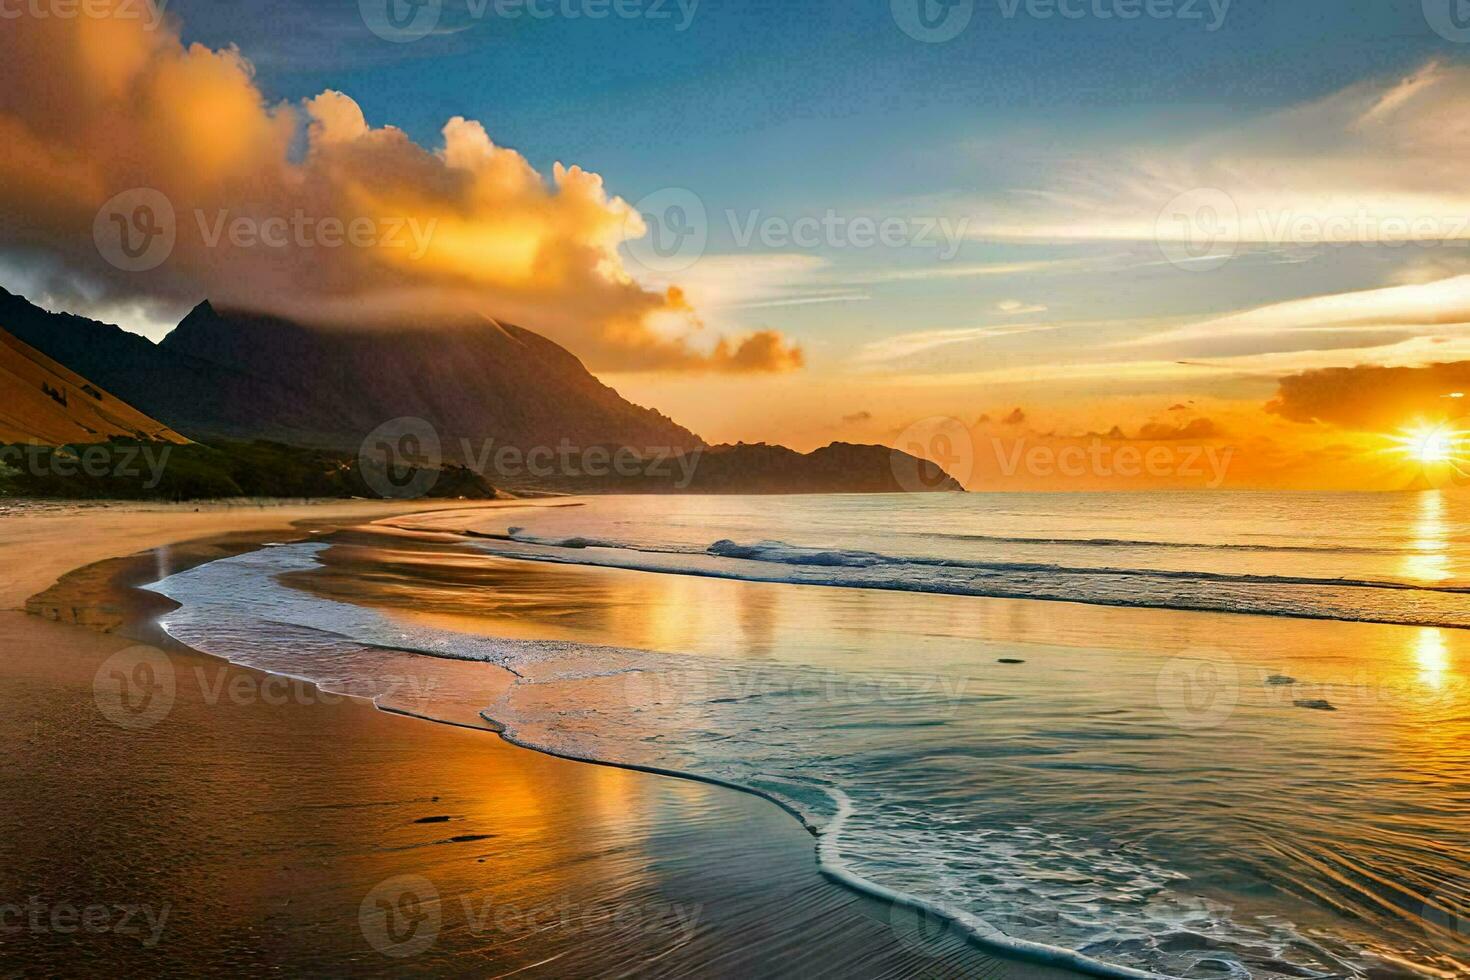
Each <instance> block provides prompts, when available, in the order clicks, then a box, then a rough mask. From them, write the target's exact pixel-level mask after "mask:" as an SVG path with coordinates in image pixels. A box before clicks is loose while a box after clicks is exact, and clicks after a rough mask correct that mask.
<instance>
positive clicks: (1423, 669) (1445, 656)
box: [1414, 628, 1450, 690]
mask: <svg viewBox="0 0 1470 980" xmlns="http://www.w3.org/2000/svg"><path fill="white" fill-rule="evenodd" d="M1414 660H1415V661H1416V662H1417V663H1418V664H1419V679H1420V680H1421V681H1423V682H1424V683H1425V684H1426V685H1428V686H1429V687H1432V688H1434V689H1435V690H1439V689H1440V688H1442V687H1444V684H1445V679H1446V677H1447V676H1448V674H1449V672H1450V652H1449V647H1448V646H1447V645H1446V643H1445V637H1444V631H1443V630H1440V629H1438V628H1432V629H1422V630H1420V631H1419V635H1418V637H1417V638H1416V639H1415V641H1414Z"/></svg>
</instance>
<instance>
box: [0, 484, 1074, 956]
mask: <svg viewBox="0 0 1470 980" xmlns="http://www.w3.org/2000/svg"><path fill="white" fill-rule="evenodd" d="M446 506H448V505H446ZM457 506H459V507H463V506H464V505H463V504H458V505H457ZM425 509H426V506H425V505H422V504H416V505H405V504H396V505H395V504H383V503H376V504H367V503H330V504H315V505H309V506H275V507H202V508H199V509H197V510H196V509H195V508H194V507H192V506H188V507H185V506H176V507H158V506H142V505H117V506H107V507H97V506H88V507H71V506H57V505H48V506H45V507H41V508H37V509H35V510H32V511H27V510H26V509H24V508H19V509H16V510H12V512H10V513H7V514H6V515H5V516H4V517H0V525H3V532H4V533H3V535H0V564H3V566H4V568H5V569H6V572H5V575H4V579H3V581H0V600H3V601H0V606H3V608H4V611H3V612H0V677H3V683H0V699H3V702H0V730H3V732H4V736H3V737H4V740H5V742H6V743H7V744H9V745H10V746H12V747H13V751H12V752H11V753H9V755H10V758H11V760H12V761H11V764H10V765H8V766H7V767H6V768H5V775H4V777H3V780H0V812H3V818H0V820H3V823H4V827H3V832H0V840H3V841H4V844H3V845H0V847H3V849H4V852H5V853H4V854H3V856H0V910H3V911H4V913H5V915H4V916H3V917H0V973H4V974H6V975H13V974H31V975H34V974H38V973H46V974H49V975H79V974H82V973H92V972H95V971H96V970H97V969H99V968H105V969H110V970H116V971H124V972H142V971H146V972H149V973H156V974H160V975H185V974H197V973H199V972H202V971H225V970H229V971H230V972H233V973H244V974H250V975H254V974H262V973H266V972H272V973H279V972H288V973H303V972H316V973H321V972H328V973H340V972H346V971H348V970H350V971H352V972H355V973H369V974H387V973H402V972H411V973H451V974H464V973H469V974H474V975H478V976H486V975H508V974H512V973H514V974H517V975H527V976H542V975H544V976H589V975H627V974H633V973H637V974H639V975H646V976H658V975H667V976H675V975H689V974H690V973H691V972H698V973H701V974H704V975H714V976H736V975H747V976H748V975H841V976H918V975H926V976H997V977H998V976H1006V977H1031V976H1036V977H1047V976H1060V975H1062V974H1061V973H1060V972H1059V971H1055V970H1050V969H1045V968H1041V967H1036V966H1032V965H1029V964H1026V965H1023V964H1019V963H1015V962H1009V961H1003V960H998V959H995V958H992V957H991V956H989V955H987V954H985V953H982V952H980V951H979V950H977V949H975V948H974V947H972V946H969V945H967V944H966V943H965V942H963V941H962V940H961V939H959V938H957V937H956V935H955V934H954V933H952V932H951V931H949V930H946V929H945V928H943V924H942V923H936V921H931V920H926V918H925V917H924V916H922V915H917V914H915V913H912V912H909V911H904V910H900V911H899V912H898V913H896V914H895V912H894V910H893V909H892V908H891V907H889V906H888V905H887V903H883V902H878V901H873V900H870V899H867V898H863V897H860V896H859V895H858V894H857V893H855V892H853V891H851V890H848V889H846V888H843V887H841V886H839V885H837V884H834V883H832V882H829V881H827V880H824V879H823V877H822V876H821V875H820V874H819V872H818V869H817V865H816V863H815V862H814V860H813V839H812V837H811V835H810V834H809V833H808V832H807V831H806V830H805V829H803V827H802V826H801V824H800V823H799V822H797V821H796V820H793V819H792V817H791V816H790V814H788V813H786V812H784V811H783V810H781V809H780V808H779V807H777V806H775V805H773V804H772V803H770V802H768V801H766V800H763V799H761V798H759V797H757V796H754V795H751V794H749V793H742V792H736V791H733V790H730V789H726V788H721V787H716V786H710V785H707V784H703V783H699V782H693V781H689V780H685V779H677V778H670V777H664V776H656V775H651V774H647V773H640V772H632V771H628V770H625V769H620V768H615V767H610V766H604V765H587V764H580V763H575V762H569V761H564V760H560V759H556V758H552V757H550V756H548V755H545V754H540V753H536V752H532V751H527V750H524V749H520V748H516V747H513V746H511V745H508V744H506V743H505V742H503V741H501V740H500V739H499V738H498V737H496V736H495V734H494V733H493V732H491V731H489V730H487V729H488V726H486V728H482V730H474V729H473V728H471V727H462V726H457V725H446V724H433V723H429V722H426V721H423V720H420V719H417V718H410V717H404V716H402V715H399V714H395V713H392V712H389V711H380V710H377V709H375V708H374V707H373V706H372V705H371V704H370V703H368V702H366V701H364V700H362V699H360V698H347V697H342V696H340V695H335V694H332V693H330V692H328V691H325V690H323V689H322V688H319V687H316V686H314V685H312V684H308V683H303V682H293V681H288V680H285V679H283V678H280V677H273V676H271V675H267V674H264V673H261V672H258V671H254V670H250V669H248V668H244V667H239V666H233V665H227V664H225V663H223V662H222V661H220V660H217V659H215V658H212V657H207V656H203V655H200V654H197V653H194V652H192V651H190V650H188V649H186V648H184V647H183V646H182V645H180V644H178V643H176V642H172V641H170V639H169V638H168V637H167V636H166V635H164V634H163V633H161V632H160V631H159V630H157V629H156V628H155V627H154V626H153V625H152V617H154V616H156V615H157V614H158V613H159V612H161V611H163V610H164V609H166V608H168V606H169V605H170V603H168V602H166V601H164V600H162V599H160V598H159V597H157V596H153V595H150V594H147V593H138V592H136V591H135V590H133V589H132V588H131V587H130V586H131V585H132V584H136V583H143V582H148V581H152V580H155V579H157V578H159V577H162V576H164V575H166V574H169V573H171V572H177V571H179V570H180V569H185V568H189V567H192V566H194V565H197V564H198V563H199V562H201V561H208V560H210V559H217V558H220V557H223V556H227V555H231V554H237V553H248V549H249V548H252V547H254V546H255V545H257V544H260V543H266V542H271V541H285V540H291V539H294V538H300V537H303V536H307V535H308V534H309V532H310V531H311V530H316V531H324V530H326V529H328V528H331V527H335V526H339V525H342V524H352V523H356V522H360V521H364V520H368V519H372V518H379V517H383V516H387V515H390V514H403V513H407V512H409V511H422V510H425ZM296 522H304V523H303V524H301V525H299V526H293V525H295V524H296ZM206 539H207V541H206V543H204V544H192V545H183V546H180V545H181V544H182V543H184V542H191V541H192V542H199V541H201V540H206ZM127 556H136V557H131V558H130V557H127ZM109 559H120V560H111V561H109ZM97 562H106V564H104V565H101V566H97V567H95V568H92V569H90V570H88V571H83V572H81V573H80V574H78V575H74V576H70V577H69V578H68V579H67V580H66V581H64V582H62V583H61V585H60V586H59V587H57V588H55V589H51V591H50V592H49V593H48V595H47V596H45V597H44V598H43V599H42V600H41V601H39V602H37V603H33V604H32V609H33V613H34V614H28V613H27V612H24V611H23V608H24V606H25V604H26V600H27V599H29V598H30V597H31V596H33V595H36V594H38V593H42V592H45V591H46V590H48V589H49V588H50V587H52V586H53V584H54V583H56V582H57V580H58V579H60V578H62V577H63V576H64V575H65V573H68V572H72V571H74V570H78V569H86V568H87V566H89V565H94V563H97ZM89 627H90V628H89ZM140 651H142V652H140ZM160 655H161V656H163V657H164V658H166V661H164V662H161V663H166V664H167V666H168V668H169V670H170V677H171V685H170V689H169V690H168V692H167V694H168V697H167V699H166V700H167V710H166V711H164V712H163V713H162V714H160V715H157V716H155V713H154V712H153V710H152V706H146V705H145V707H144V709H143V711H142V713H141V715H139V714H134V715H131V716H130V715H128V714H126V713H124V712H120V711H119V710H118V709H119V707H120V706H121V705H123V704H124V703H125V702H123V701H117V700H109V698H112V697H114V694H113V693H110V692H114V690H115V689H114V688H112V687H109V686H108V685H109V677H111V676H112V675H113V674H115V673H116V672H117V670H118V669H119V667H121V668H123V669H125V672H126V671H136V669H137V668H138V666H139V664H140V663H143V664H148V665H150V667H151V666H158V665H159V663H160V662H155V661H154V660H152V659H150V658H154V657H156V656H160ZM424 659H425V658H421V657H419V658H415V660H418V661H422V660H424ZM453 666H454V667H455V668H457V667H458V666H459V665H453ZM425 669H426V670H432V669H433V668H432V667H430V668H425ZM487 673H490V672H489V671H487ZM129 676H136V674H132V675H129ZM148 676H150V677H154V678H156V677H157V676H158V675H157V674H151V675H148ZM426 676H427V675H426ZM485 684H486V685H487V688H486V689H487V690H493V689H494V687H495V684H496V681H495V680H494V679H489V680H486V681H485ZM126 703H127V704H128V705H130V706H132V707H136V705H134V704H132V703H131V702H126ZM119 719H121V720H120V721H119ZM467 724H473V722H467Z"/></svg>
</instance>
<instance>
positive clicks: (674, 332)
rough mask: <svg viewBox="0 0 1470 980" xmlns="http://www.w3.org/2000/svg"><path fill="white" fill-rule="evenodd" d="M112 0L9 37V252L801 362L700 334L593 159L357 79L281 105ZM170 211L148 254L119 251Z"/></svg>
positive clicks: (742, 359)
mask: <svg viewBox="0 0 1470 980" xmlns="http://www.w3.org/2000/svg"><path fill="white" fill-rule="evenodd" d="M98 2H102V3H107V4H108V10H110V11H111V12H112V13H113V14H114V15H113V16H101V17H99V16H84V17H74V18H70V19H63V18H57V17H50V18H38V17H21V18H19V19H15V20H9V21H7V22H6V27H5V31H4V33H3V35H0V142H3V143H4V144H5V145H6V147H7V149H6V152H5V154H4V155H3V157H0V261H3V262H4V263H5V264H9V265H12V266H17V267H19V266H23V267H25V268H27V269H28V270H33V271H34V270H44V271H43V272H42V273H41V275H43V277H44V278H45V281H44V282H43V283H42V285H43V286H44V287H45V289H46V290H47V292H48V293H50V294H51V295H53V296H55V297H57V298H58V299H61V300H69V299H78V300H85V301H87V302H88V303H93V304H95V303H99V302H105V303H142V304H145V305H147V304H152V305H154V306H158V307H161V308H173V309H178V308H179V307H181V306H183V305H189V304H192V303H193V302H196V301H198V300H199V299H200V298H202V297H204V296H206V295H207V296H209V297H210V298H212V299H214V300H215V301H216V302H218V303H220V304H222V305H224V306H234V307H243V308H250V309H258V310H262V311H264V312H270V313H276V314H281V315H288V316H292V317H296V318H303V319H316V320H321V321H329V322H339V323H361V322H364V321H368V320H373V319H381V320H383V321H392V322H397V323H402V322H404V321H405V320H407V321H408V322H411V323H428V322H432V321H433V320H435V319H436V318H437V317H439V316H440V315H444V316H449V315H459V314H463V313H465V312H468V311H474V312H481V313H487V314H491V315H494V316H496V317H500V318H504V319H509V320H513V321H517V322H522V323H526V324H527V325H530V326H534V327H535V328H536V329H537V330H538V331H540V332H542V333H545V334H547V335H548V336H551V337H553V338H554V339H556V340H558V341H560V342H562V343H564V344H567V345H568V346H569V347H571V348H572V349H574V350H575V351H576V352H577V353H578V354H580V355H581V356H582V357H584V358H585V359H586V360H587V361H588V362H589V363H590V364H591V365H592V366H593V367H594V368H601V369H615V370H707V369H714V370H727V371H772V370H774V371H782V370H790V369H792V368H795V367H798V366H800V364H801V355H800V351H799V350H795V349H793V348H792V347H791V346H790V345H789V344H788V343H787V342H786V341H785V339H784V338H782V337H781V335H779V334H777V333H775V332H772V331H764V332H761V333H758V334H754V335H751V336H748V337H744V338H724V339H721V338H710V339H709V340H707V341H706V342H704V343H700V342H699V340H698V334H699V331H700V329H701V324H700V321H699V319H698V317H697V316H696V314H695V312H694V311H693V310H692V309H691V308H690V306H689V304H688V303H687V302H686V301H685V299H684V295H683V293H682V291H680V290H679V289H678V288H677V287H674V286H669V287H665V288H660V289H652V288H648V287H645V286H643V285H641V284H640V283H638V282H637V281H635V279H634V278H633V277H632V276H631V275H630V274H629V273H628V271H627V270H626V269H625V268H624V267H623V264H622V262H621V260H620V258H619V255H618V247H619V245H620V244H621V243H622V242H624V241H626V240H629V239H631V238H637V237H639V236H641V235H642V234H643V233H644V231H645V228H644V224H643V221H642V219H641V217H640V216H639V215H638V214H637V213H636V212H635V211H634V209H633V208H632V207H631V206H630V205H628V204H627V203H626V202H624V201H623V200H622V199H620V198H618V197H616V196H613V195H611V194H609V193H608V191H607V189H606V188H605V187H604V185H603V181H602V178H601V177H599V176H598V175H597V174H595V173H591V172H589V171H586V170H584V169H582V168H580V167H578V166H564V165H562V164H560V163H558V164H557V165H556V166H555V167H554V169H553V172H552V174H551V178H550V180H549V181H548V180H547V179H546V178H545V177H543V175H542V174H541V173H539V172H538V171H537V170H536V169H535V168H534V167H532V166H531V165H530V163H529V162H528V161H527V160H526V158H525V157H524V156H522V155H521V154H520V153H519V152H517V151H516V150H513V149H509V148H506V147H503V146H499V145H497V144H496V143H495V142H494V141H493V140H492V139H491V137H490V135H489V134H488V133H487V131H486V130H485V128H484V127H483V126H482V125H481V124H480V123H478V122H475V121H473V120H468V119H464V118H459V117H456V118H453V119H451V120H449V122H448V123H446V124H445V126H444V128H443V130H442V145H440V146H438V147H434V148H428V147H424V146H420V145H418V144H417V143H415V142H414V141H413V140H411V139H410V138H409V137H408V136H407V134H406V133H404V132H403V131H402V130H399V129H397V128H394V127H392V126H384V127H379V128H374V127H373V126H371V125H369V123H368V121H367V120H366V119H365V118H364V115H363V112H362V110H361V108H360V107H359V106H358V104H357V103H356V102H355V101H354V100H353V99H352V98H350V97H349V96H348V95H346V94H344V93H341V92H336V91H326V92H323V93H321V94H320V95H318V96H316V97H315V98H312V99H308V100H306V101H305V102H303V103H301V104H299V105H294V104H277V105H272V104H269V102H268V100H267V99H266V97H265V96H264V95H263V93H262V92H261V90H260V89H259V87H258V86H257V85H256V83H255V79H254V69H253V67H252V65H251V64H250V62H249V61H248V60H247V59H246V57H245V56H244V55H243V54H242V53H241V52H240V51H239V50H237V49H234V48H228V49H223V50H211V49H209V48H207V47H204V46H202V45H199V44H192V45H186V44H185V43H184V42H183V41H182V40H181V37H180V33H179V26H178V24H177V23H174V22H172V21H168V20H165V21H161V22H159V23H158V24H156V25H154V24H153V23H152V22H151V21H150V20H149V19H147V18H146V17H143V16H138V13H139V12H141V11H146V10H147V7H146V5H142V4H136V3H128V2H123V0H117V2H115V3H113V2H109V0H98ZM91 7H92V8H95V7H96V3H94V4H92V5H91ZM130 12H131V13H133V14H134V15H133V16H128V14H129V13H130ZM139 188H146V189H148V192H145V193H142V194H138V193H134V194H127V193H126V192H130V191H134V190H135V189H139ZM120 194H121V195H124V196H123V197H122V198H118V195H120ZM115 199H116V203H115V204H114V205H113V207H112V208H111V209H110V210H113V211H114V212H115V213H114V214H108V213H106V212H100V209H102V208H103V206H104V205H105V204H108V203H109V202H113V201H114V200H115ZM140 209H142V210H140ZM99 212H100V213H99ZM165 229H171V233H172V235H173V240H172V246H171V249H169V248H168V247H167V244H166V243H167V239H166V237H165V238H164V239H161V240H164V241H165V249H164V251H165V252H166V255H167V257H166V258H165V259H163V260H162V261H160V262H159V263H157V264H156V265H155V266H154V267H151V268H146V269H136V268H135V270H134V271H129V270H128V268H119V267H118V265H119V264H121V265H123V266H129V265H130V263H128V262H123V263H118V262H116V261H114V262H111V263H109V262H108V261H106V256H105V254H101V253H107V251H108V249H107V246H106V245H104V246H103V247H101V248H100V250H99V244H98V240H99V239H103V238H106V236H109V235H113V236H120V235H123V234H127V235H129V236H130V237H129V241H130V243H138V244H139V245H140V247H141V245H142V244H147V243H149V242H150V241H153V240H155V238H156V237H157V234H156V233H158V232H161V231H163V230H165ZM94 232H95V233H96V238H94ZM140 264H147V263H140Z"/></svg>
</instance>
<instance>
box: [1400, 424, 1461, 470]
mask: <svg viewBox="0 0 1470 980" xmlns="http://www.w3.org/2000/svg"><path fill="white" fill-rule="evenodd" d="M1463 439H1464V435H1463V433H1459V432H1456V431H1454V430H1453V429H1451V428H1449V427H1448V426H1444V425H1421V426H1416V427H1414V428H1411V429H1407V430H1405V431H1404V432H1403V433H1401V434H1400V435H1398V436H1397V437H1395V440H1394V441H1395V443H1396V444H1397V446H1398V448H1399V450H1400V451H1401V452H1402V453H1403V454H1404V455H1405V456H1407V457H1408V458H1409V459H1411V460H1413V461H1414V462H1417V463H1423V464H1425V465H1430V464H1435V463H1450V462H1454V461H1455V459H1456V458H1457V456H1458V455H1459V452H1460V445H1461V443H1462V441H1463Z"/></svg>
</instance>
